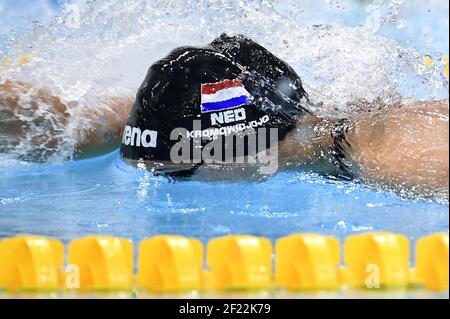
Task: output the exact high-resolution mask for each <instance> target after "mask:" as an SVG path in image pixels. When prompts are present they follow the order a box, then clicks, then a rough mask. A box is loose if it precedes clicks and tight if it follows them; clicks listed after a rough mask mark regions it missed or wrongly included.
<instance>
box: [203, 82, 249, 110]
mask: <svg viewBox="0 0 450 319" xmlns="http://www.w3.org/2000/svg"><path fill="white" fill-rule="evenodd" d="M249 97H250V93H248V91H247V90H246V89H245V88H244V86H243V85H242V83H241V81H239V80H238V79H236V80H225V81H222V82H217V83H208V84H202V105H201V111H202V113H205V112H214V111H221V110H226V109H231V108H234V107H237V106H241V105H245V104H247V103H248V101H249Z"/></svg>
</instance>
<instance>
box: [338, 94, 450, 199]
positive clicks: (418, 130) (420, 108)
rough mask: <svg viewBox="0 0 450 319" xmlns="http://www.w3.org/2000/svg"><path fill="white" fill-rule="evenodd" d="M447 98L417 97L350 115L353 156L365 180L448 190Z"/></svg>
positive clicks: (348, 146) (349, 139) (349, 146)
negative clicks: (418, 99)
mask: <svg viewBox="0 0 450 319" xmlns="http://www.w3.org/2000/svg"><path fill="white" fill-rule="evenodd" d="M448 112H449V109H448V101H430V102H420V103H413V104H412V105H408V106H403V107H401V108H390V109H384V110H380V111H377V112H373V113H365V114H363V115H361V116H358V117H355V118H353V119H351V120H350V124H349V126H348V127H349V129H348V132H347V133H346V134H345V136H346V142H348V144H347V143H342V146H343V148H344V150H345V153H346V154H348V157H349V158H348V160H349V161H350V162H352V163H353V165H354V166H355V167H354V168H355V171H357V172H358V173H359V175H360V177H361V178H362V179H363V180H366V181H367V182H369V183H381V184H385V185H389V186H392V187H394V188H401V189H412V190H417V191H420V192H423V191H433V192H434V191H436V190H442V191H443V192H448V185H449V184H448V177H449V167H448V162H449V157H448V156H449V126H448V125H449V124H448Z"/></svg>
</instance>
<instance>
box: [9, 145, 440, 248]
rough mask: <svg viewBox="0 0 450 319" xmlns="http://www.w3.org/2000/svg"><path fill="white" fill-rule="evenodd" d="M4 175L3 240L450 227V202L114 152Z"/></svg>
mask: <svg viewBox="0 0 450 319" xmlns="http://www.w3.org/2000/svg"><path fill="white" fill-rule="evenodd" d="M0 174H1V176H2V178H1V179H0V211H1V218H0V234H1V236H13V235H15V234H19V233H32V234H41V235H46V236H54V237H57V238H61V239H64V240H66V241H67V240H69V239H72V238H75V237H79V236H85V235H86V234H112V235H115V236H123V237H129V238H132V239H133V240H136V241H137V240H140V239H142V238H144V237H147V236H151V235H155V234H161V233H164V234H173V233H176V234H183V235H186V236H195V237H198V238H201V239H203V240H206V239H209V238H211V237H214V236H220V235H224V234H229V233H251V234H255V235H263V236H267V237H270V238H277V237H280V236H283V235H287V234H290V233H293V232H319V233H326V234H332V235H335V236H337V237H339V238H344V237H345V236H346V235H349V234H352V233H358V232H365V231H372V230H373V231H379V230H380V231H381V230H384V231H394V232H399V233H403V234H405V235H407V236H408V237H410V238H411V239H415V238H417V237H419V236H422V235H426V234H429V233H431V232H441V231H443V232H447V231H448V227H449V220H448V204H445V203H444V204H439V203H433V202H427V201H411V200H403V199H401V198H399V197H397V196H396V195H395V194H392V193H386V192H380V191H376V190H371V189H369V188H366V187H364V186H361V185H355V184H352V183H348V182H340V181H330V180H328V179H325V178H323V177H319V176H311V175H308V174H305V173H297V172H285V173H279V174H277V175H275V176H274V177H271V178H269V179H268V180H266V181H263V182H246V183H243V182H237V183H232V182H226V183H223V182H202V181H173V180H169V179H167V178H165V177H155V176H153V175H152V174H151V173H149V172H146V171H141V170H138V169H136V168H132V167H130V166H128V165H126V164H125V163H123V162H122V161H121V159H120V157H119V155H118V152H113V153H111V154H108V155H106V156H102V157H98V158H94V159H89V160H82V161H77V162H70V163H65V164H62V165H30V166H25V167H14V168H12V167H10V168H0Z"/></svg>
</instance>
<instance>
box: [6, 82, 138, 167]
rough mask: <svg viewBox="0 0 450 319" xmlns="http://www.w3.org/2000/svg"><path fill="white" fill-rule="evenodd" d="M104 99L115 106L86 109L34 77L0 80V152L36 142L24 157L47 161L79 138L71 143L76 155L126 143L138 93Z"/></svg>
mask: <svg viewBox="0 0 450 319" xmlns="http://www.w3.org/2000/svg"><path fill="white" fill-rule="evenodd" d="M99 99H102V103H104V104H107V105H109V106H110V107H109V112H102V111H101V110H98V109H86V108H84V109H81V108H79V105H78V103H77V102H76V101H71V102H65V101H63V100H62V99H60V98H59V97H57V96H55V95H53V94H52V93H51V92H50V91H49V90H48V89H46V88H36V87H33V86H32V85H30V84H29V83H24V82H20V81H10V80H8V81H5V82H4V83H0V152H9V151H13V150H14V148H17V147H24V146H23V143H24V142H25V143H28V144H30V143H31V145H30V147H29V148H27V151H26V153H25V154H23V155H22V156H21V158H22V159H24V160H30V161H45V160H46V159H47V158H48V157H50V156H51V155H52V154H54V153H55V152H56V151H57V150H58V149H59V148H60V147H61V145H63V144H64V143H68V141H69V140H70V142H71V143H73V142H72V141H73V139H75V142H74V143H73V144H71V145H69V146H72V147H73V148H74V154H73V155H74V157H76V158H79V157H87V156H94V155H99V154H101V153H105V152H108V151H111V150H113V149H114V148H116V147H117V146H118V145H119V143H120V137H121V133H122V129H123V127H124V124H125V121H126V120H127V116H128V111H129V110H130V108H131V106H132V104H133V98H132V97H99ZM111 110H113V112H111ZM68 134H70V135H71V136H68Z"/></svg>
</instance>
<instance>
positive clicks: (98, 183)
mask: <svg viewBox="0 0 450 319" xmlns="http://www.w3.org/2000/svg"><path fill="white" fill-rule="evenodd" d="M378 2H379V1H378ZM33 3H34V4H35V7H33V5H31V4H30V2H29V1H10V0H0V14H1V15H2V16H1V17H2V19H1V21H0V27H1V28H2V32H0V53H1V54H2V55H3V54H7V55H8V56H9V57H10V58H11V61H13V60H14V57H15V56H16V55H17V54H18V53H19V52H31V53H33V55H34V56H36V59H35V60H34V61H33V62H32V63H30V64H27V65H25V66H20V67H17V68H13V69H11V70H8V71H7V72H9V73H5V74H6V75H5V76H8V77H9V76H13V77H14V78H17V79H20V80H23V81H27V82H31V83H39V84H41V83H45V84H46V85H48V86H49V87H50V89H51V90H52V91H53V92H56V94H58V95H59V96H61V98H62V99H63V100H67V101H70V100H73V99H77V100H78V101H84V102H83V103H84V104H83V103H81V102H80V104H81V106H80V107H79V108H82V107H84V108H90V109H94V110H95V109H96V108H98V109H97V110H99V111H105V109H104V108H102V107H103V106H101V105H95V103H92V101H93V100H92V99H91V98H90V96H91V95H90V90H91V89H92V87H96V85H103V86H108V87H111V86H113V85H117V86H120V87H122V88H125V89H127V90H129V91H130V92H133V93H134V92H136V89H137V87H138V86H139V85H140V83H141V81H142V79H143V77H144V74H145V72H146V70H147V67H148V66H149V65H150V64H151V63H152V62H153V61H155V60H156V59H158V58H160V57H162V56H164V55H165V54H167V52H168V51H169V50H170V49H172V48H174V47H176V46H179V45H183V44H195V45H196V44H204V43H207V42H209V41H211V39H213V38H214V37H215V36H217V35H218V34H220V33H221V32H222V31H227V32H239V33H245V34H247V35H249V36H251V37H253V38H255V39H256V40H257V41H259V42H261V43H262V44H263V45H265V46H267V47H269V48H270V49H271V50H273V51H274V52H275V53H276V54H277V55H279V56H280V57H282V58H284V59H286V60H287V61H288V62H289V63H290V64H291V65H292V66H293V67H294V68H295V69H296V70H297V71H298V73H299V74H300V75H301V76H302V77H303V79H304V82H305V85H306V88H307V90H308V91H309V92H310V94H311V97H312V98H316V99H318V100H323V101H325V104H328V105H333V106H336V108H337V109H338V111H346V110H345V104H346V102H348V101H349V100H350V99H359V98H367V99H369V100H370V99H374V98H376V97H378V96H381V98H382V99H386V100H388V99H389V98H391V97H390V95H391V93H392V92H393V90H395V91H396V93H398V94H399V95H400V96H401V98H404V99H408V98H409V97H413V98H416V99H432V98H446V99H448V80H447V79H444V78H443V76H442V72H441V66H440V65H439V63H435V68H433V69H425V68H424V66H423V64H422V57H423V55H424V54H432V55H433V57H440V56H442V55H444V54H447V55H448V2H447V3H445V1H438V0H434V1H428V2H423V1H401V0H396V1H386V2H385V4H384V5H380V6H378V7H377V6H375V7H374V6H372V7H368V3H369V4H370V3H371V1H351V0H347V1H315V0H314V1H312V0H311V1H304V2H302V6H299V5H298V2H296V1H285V2H283V1H270V3H272V6H268V5H267V6H260V4H259V2H257V1H254V2H252V1H249V2H248V4H247V5H246V6H245V8H242V7H239V8H233V6H232V5H229V6H225V5H224V7H223V8H225V9H223V10H222V7H221V5H217V4H216V6H213V5H210V6H206V5H205V3H206V2H205V1H189V4H191V3H193V5H192V8H194V9H189V10H188V8H187V7H186V8H183V10H181V9H180V10H179V11H178V9H177V8H176V7H175V6H174V7H171V5H172V4H174V3H175V4H178V5H182V4H183V3H184V2H183V1H156V0H155V1H149V2H145V1H134V0H133V1H131V0H121V1H115V0H108V1H105V2H104V3H103V2H102V3H100V2H95V1H93V2H89V1H88V2H86V1H82V0H79V1H69V2H68V3H69V4H77V5H79V6H80V11H81V16H80V18H81V19H82V21H83V23H85V24H86V27H81V28H79V29H76V28H75V29H73V28H69V27H67V25H65V24H64V23H65V22H64V21H65V20H64V19H63V18H61V19H59V18H58V19H56V20H55V21H53V20H52V19H51V17H53V16H54V15H55V14H61V11H63V10H62V7H61V6H62V5H63V3H65V2H63V1H50V2H49V1H44V0H42V1H36V2H33ZM197 3H200V4H201V5H200V6H199V7H198V8H197V6H196V4H197ZM223 3H225V4H226V3H234V5H235V6H238V5H237V2H233V1H225V0H224V1H223ZM251 3H253V4H252V5H251ZM268 3H269V2H268ZM341 3H344V4H345V5H344V6H342V5H341ZM380 3H381V2H380ZM155 4H159V5H158V6H156V5H155ZM241 5H242V3H241ZM396 5H398V6H399V7H398V8H397V7H396ZM145 6H148V7H145ZM152 6H155V7H152ZM396 8H397V9H399V10H397V9H396ZM397 11H398V12H397ZM67 14H70V13H67ZM3 15H4V16H5V17H8V19H3ZM24 17H25V18H24ZM21 19H22V20H21ZM23 19H25V20H23ZM33 19H38V20H41V22H42V25H37V26H36V25H35V26H34V33H32V34H31V35H30V34H28V32H29V30H31V29H32V27H31V26H32V23H31V22H30V21H31V20H33ZM380 19H381V20H380ZM383 19H384V20H383ZM380 21H384V22H383V23H379V22H380ZM445 22H446V23H445ZM315 24H330V26H329V27H323V28H317V27H311V26H312V25H315ZM16 37H17V39H15V40H14V41H12V39H13V38H16ZM21 38H23V39H22V40H21ZM1 72H2V71H1V70H0V80H2V79H3V78H2V73H1ZM361 83H364V85H361ZM342 84H345V87H344V88H343V87H342ZM397 91H398V92H397ZM76 111H77V110H74V112H75V113H74V114H76ZM74 118H75V119H77V118H76V117H74ZM0 120H1V119H0ZM82 120H83V119H79V118H78V119H77V120H73V122H71V126H70V129H71V130H67V131H65V132H64V134H65V135H63V136H62V137H61V138H62V140H63V141H64V143H63V146H64V147H63V148H62V149H61V150H60V153H59V154H57V155H59V157H58V156H56V160H54V161H51V162H49V163H44V164H30V163H22V162H20V161H19V160H18V158H19V157H20V156H21V155H23V154H24V153H26V152H27V151H28V150H29V148H30V147H32V146H30V145H31V143H30V141H29V140H23V141H21V144H20V145H19V146H20V147H17V149H16V150H14V151H13V152H12V153H11V154H8V156H0V237H5V236H13V235H15V234H23V233H26V234H39V235H45V236H53V237H57V238H60V239H63V240H64V241H66V242H67V241H69V240H70V239H73V238H75V237H80V236H85V235H92V234H110V235H115V236H121V237H128V238H131V239H133V240H135V241H138V240H140V239H142V238H144V237H148V236H152V235H155V234H161V233H164V234H167V233H170V234H173V233H176V234H182V235H186V236H194V237H198V238H200V239H202V240H207V239H209V238H211V237H214V236H220V235H225V234H229V233H251V234H255V235H262V236H267V237H270V238H272V239H274V238H277V237H280V236H284V235H287V234H290V233H293V232H319V233H324V234H330V235H335V236H337V237H338V238H340V239H343V238H344V237H346V236H347V235H349V234H354V233H359V232H366V231H381V230H382V231H393V232H397V233H403V234H405V235H407V236H408V237H409V238H411V239H417V238H418V237H420V236H422V235H426V234H429V233H435V232H448V228H449V219H448V209H449V207H448V201H444V202H439V201H436V200H418V199H406V198H403V197H399V196H397V195H396V194H394V193H391V192H386V191H381V190H378V189H373V188H369V187H366V186H364V185H359V184H354V183H351V182H343V181H333V180H330V179H326V178H324V177H321V176H316V175H311V174H307V173H300V172H295V171H291V172H280V173H278V174H276V175H275V176H273V177H270V178H268V179H267V180H264V181H248V182H211V181H201V180H176V181H174V180H169V179H167V178H164V177H156V176H153V175H152V174H151V173H150V172H146V171H142V170H139V169H136V168H133V167H130V166H128V165H126V164H125V163H123V162H122V161H121V159H120V157H119V155H118V152H117V151H116V152H113V153H110V154H107V155H104V156H101V157H97V158H92V159H87V160H81V161H64V160H63V159H65V158H66V157H67V156H68V155H70V151H71V150H73V146H74V143H76V140H75V138H74V136H76V134H75V133H76V130H77V128H78V127H81V126H83V125H86V123H85V122H83V121H82ZM77 121H78V122H77ZM0 124H1V123H0ZM31 133H34V132H31ZM0 155H3V154H0Z"/></svg>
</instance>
